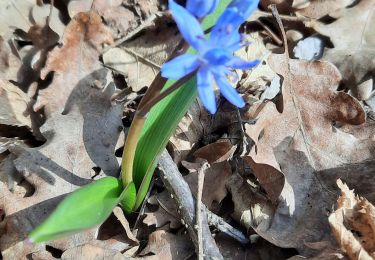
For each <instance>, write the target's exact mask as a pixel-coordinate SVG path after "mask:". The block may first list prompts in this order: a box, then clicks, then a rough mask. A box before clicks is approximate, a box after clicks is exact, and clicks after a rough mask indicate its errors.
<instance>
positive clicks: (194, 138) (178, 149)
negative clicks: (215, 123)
mask: <svg viewBox="0 0 375 260" xmlns="http://www.w3.org/2000/svg"><path fill="white" fill-rule="evenodd" d="M211 121H212V120H211V117H210V115H209V114H208V113H206V112H205V111H204V110H202V107H201V106H200V105H199V103H198V101H195V102H194V103H193V104H192V105H191V106H190V108H189V110H188V111H187V113H186V115H185V116H184V117H183V118H182V119H181V121H180V122H179V123H178V125H177V128H176V130H175V133H174V134H173V135H172V136H171V138H170V139H169V143H168V150H169V151H170V153H171V156H172V158H173V161H174V162H175V163H176V164H177V165H179V164H180V163H181V161H183V160H186V158H187V156H188V155H189V154H191V153H192V152H194V151H195V149H196V148H195V147H196V146H197V144H198V143H199V141H200V140H201V139H202V138H203V137H204V136H205V135H209V132H210V129H209V128H211V126H212V124H211Z"/></svg>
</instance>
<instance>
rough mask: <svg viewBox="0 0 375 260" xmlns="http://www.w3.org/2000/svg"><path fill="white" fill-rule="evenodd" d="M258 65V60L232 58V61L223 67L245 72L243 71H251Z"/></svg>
mask: <svg viewBox="0 0 375 260" xmlns="http://www.w3.org/2000/svg"><path fill="white" fill-rule="evenodd" d="M259 63H260V60H253V61H246V60H243V59H240V58H238V57H236V56H233V57H232V59H231V60H230V61H229V62H227V63H226V64H225V65H226V66H228V67H230V68H233V69H241V70H245V69H251V68H253V67H255V66H257V65H258V64H259Z"/></svg>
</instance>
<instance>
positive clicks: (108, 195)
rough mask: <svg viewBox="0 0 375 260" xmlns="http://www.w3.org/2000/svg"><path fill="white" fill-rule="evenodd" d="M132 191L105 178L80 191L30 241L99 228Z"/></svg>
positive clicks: (54, 213)
mask: <svg viewBox="0 0 375 260" xmlns="http://www.w3.org/2000/svg"><path fill="white" fill-rule="evenodd" d="M133 186H134V185H133ZM128 190H129V189H128V188H126V189H125V190H123V186H122V183H121V181H120V180H118V179H116V178H114V177H105V178H102V179H100V180H97V181H95V182H93V183H90V184H88V185H86V186H84V187H82V188H79V189H78V190H76V191H74V192H73V193H71V194H69V195H68V196H67V197H66V198H65V199H64V200H63V201H62V202H61V203H60V204H59V205H58V206H57V208H56V209H55V210H54V211H53V212H52V214H51V215H50V216H49V217H48V218H47V219H46V220H45V221H44V222H43V223H42V224H41V225H39V226H38V227H37V228H36V229H35V230H34V231H33V232H31V234H30V235H29V239H30V240H31V241H32V242H37V243H39V242H43V241H47V240H54V239H57V238H60V237H62V236H65V235H69V234H73V233H76V232H79V231H81V230H84V229H88V228H91V227H94V226H96V225H99V224H101V223H102V222H103V221H104V220H106V219H107V218H108V216H109V215H110V214H111V212H112V209H113V208H114V207H115V206H116V205H117V204H118V203H119V201H120V199H121V198H122V197H123V195H124V194H125V193H127V192H128Z"/></svg>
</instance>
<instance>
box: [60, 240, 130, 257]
mask: <svg viewBox="0 0 375 260" xmlns="http://www.w3.org/2000/svg"><path fill="white" fill-rule="evenodd" d="M61 259H62V260H74V259H87V260H99V259H113V260H125V259H127V258H126V257H125V256H123V255H122V254H121V252H120V251H119V250H115V249H109V248H106V247H105V245H103V247H100V246H94V245H91V244H85V245H82V246H78V247H73V248H70V249H68V250H66V251H65V252H64V253H63V254H62V256H61Z"/></svg>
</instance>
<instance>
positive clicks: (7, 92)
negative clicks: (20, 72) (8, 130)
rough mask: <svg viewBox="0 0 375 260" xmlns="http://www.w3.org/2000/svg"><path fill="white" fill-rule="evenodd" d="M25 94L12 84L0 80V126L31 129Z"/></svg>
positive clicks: (27, 99) (27, 100) (28, 100)
mask: <svg viewBox="0 0 375 260" xmlns="http://www.w3.org/2000/svg"><path fill="white" fill-rule="evenodd" d="M29 102H30V99H29V97H28V96H27V94H25V93H24V92H22V91H21V90H20V89H19V88H18V87H16V86H15V85H13V84H12V83H10V82H8V81H5V80H2V79H0V124H2V125H8V126H26V127H28V128H30V129H31V118H30V113H29V111H28V103H29Z"/></svg>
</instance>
